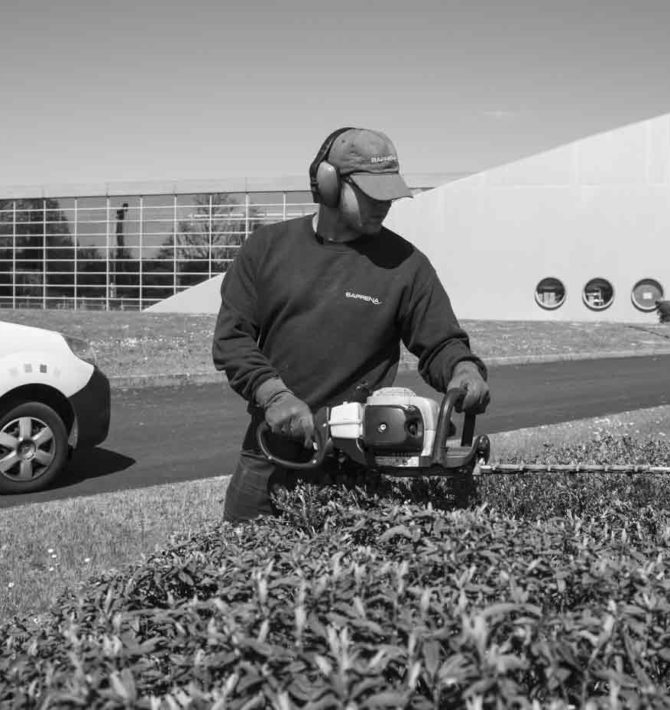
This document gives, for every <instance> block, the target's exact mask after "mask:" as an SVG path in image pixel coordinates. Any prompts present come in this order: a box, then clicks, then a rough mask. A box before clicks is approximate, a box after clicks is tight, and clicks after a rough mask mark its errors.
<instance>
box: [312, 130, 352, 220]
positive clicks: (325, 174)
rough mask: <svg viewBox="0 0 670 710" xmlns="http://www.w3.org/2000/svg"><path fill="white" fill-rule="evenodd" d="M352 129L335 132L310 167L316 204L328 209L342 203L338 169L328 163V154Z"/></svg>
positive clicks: (325, 142)
mask: <svg viewBox="0 0 670 710" xmlns="http://www.w3.org/2000/svg"><path fill="white" fill-rule="evenodd" d="M351 129H352V127H351V126H346V127H345V128H338V129H337V130H336V131H333V132H332V133H331V134H330V135H329V136H328V138H326V140H325V141H324V142H323V144H322V146H321V148H319V152H318V153H317V154H316V157H315V158H314V160H313V161H312V163H311V165H310V166H309V186H310V189H311V191H312V199H313V200H314V202H320V203H322V204H324V205H326V206H327V207H337V204H338V203H339V201H340V176H339V173H338V170H337V168H336V167H335V166H334V165H331V164H330V163H329V162H328V154H329V153H330V149H331V147H332V145H333V143H334V142H335V139H336V138H337V137H338V136H339V135H341V134H342V133H345V132H346V131H350V130H351Z"/></svg>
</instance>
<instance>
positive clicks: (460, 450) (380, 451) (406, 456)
mask: <svg viewBox="0 0 670 710" xmlns="http://www.w3.org/2000/svg"><path fill="white" fill-rule="evenodd" d="M464 396H465V390H463V389H452V390H450V391H448V392H447V393H446V394H445V395H444V397H443V399H442V403H441V405H438V403H437V402H436V401H435V400H434V399H431V398H429V397H421V396H418V395H416V394H415V393H414V392H413V391H412V390H410V389H406V388H402V387H385V388H382V389H379V390H376V391H375V392H372V393H370V394H367V396H366V397H365V398H364V399H363V401H351V402H344V403H342V404H339V405H336V406H334V407H327V408H325V409H323V410H320V411H319V412H317V413H316V415H315V435H314V439H315V442H314V454H313V456H312V457H311V458H310V460H309V461H306V462H296V461H286V460H283V459H280V458H278V457H276V456H275V455H274V454H273V453H272V452H271V451H270V449H269V447H268V442H267V438H266V434H267V432H268V430H269V428H268V426H267V424H265V423H262V424H261V425H260V426H259V428H258V432H257V438H258V442H259V445H260V448H261V451H262V452H263V454H264V455H265V456H266V458H268V459H269V460H270V461H272V462H274V463H276V464H278V465H280V466H284V467H286V468H293V469H310V468H318V467H319V466H321V464H322V463H323V462H324V460H325V458H326V456H328V455H335V456H337V457H342V456H344V457H346V458H348V459H350V460H352V461H355V462H357V463H359V464H362V465H364V466H365V467H366V468H369V469H370V470H372V471H377V472H379V473H383V474H387V475H393V476H440V475H441V476H447V475H452V474H454V473H456V472H457V471H458V470H463V469H466V470H469V472H470V473H471V472H472V470H473V469H474V468H475V466H476V465H481V464H483V463H486V462H487V461H488V458H489V454H490V443H489V439H488V437H487V436H485V435H481V436H478V437H476V438H474V440H473V436H474V430H475V415H474V414H467V413H466V414H464V415H463V426H462V431H461V437H460V440H459V439H458V438H450V437H451V436H452V435H453V434H455V433H456V426H455V424H454V422H452V415H453V413H454V410H455V407H456V405H457V404H458V402H459V401H460V400H461V399H462V398H463V397H464Z"/></svg>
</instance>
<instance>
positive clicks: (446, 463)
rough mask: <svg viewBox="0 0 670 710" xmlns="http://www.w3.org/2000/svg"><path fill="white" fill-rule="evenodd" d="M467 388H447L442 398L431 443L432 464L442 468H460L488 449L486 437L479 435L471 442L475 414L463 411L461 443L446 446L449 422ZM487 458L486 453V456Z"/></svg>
mask: <svg viewBox="0 0 670 710" xmlns="http://www.w3.org/2000/svg"><path fill="white" fill-rule="evenodd" d="M466 394H467V390H466V389H465V387H453V388H452V389H450V390H447V392H446V393H445V395H444V397H443V398H442V404H441V406H440V414H439V416H438V419H437V428H436V431H435V441H434V443H433V456H432V459H433V461H432V464H433V465H434V466H439V467H440V468H443V469H450V468H460V467H462V466H467V465H469V464H470V463H472V461H473V459H474V458H475V457H476V456H477V455H478V453H480V452H482V451H484V450H486V451H487V450H488V447H489V442H488V437H486V436H480V437H477V440H476V441H475V442H474V444H473V438H474V432H475V422H476V415H475V414H473V413H472V412H465V413H464V415H463V429H462V431H461V445H460V446H459V447H448V446H447V438H448V436H449V424H450V423H451V417H452V414H453V413H454V411H455V410H456V406H457V405H458V403H459V402H461V401H462V400H463V398H464V397H465V395H466ZM486 458H488V455H487V456H486Z"/></svg>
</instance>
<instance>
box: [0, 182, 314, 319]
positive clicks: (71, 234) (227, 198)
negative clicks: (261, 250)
mask: <svg viewBox="0 0 670 710" xmlns="http://www.w3.org/2000/svg"><path fill="white" fill-rule="evenodd" d="M314 210H315V205H314V204H313V202H312V199H311V194H310V193H309V191H307V190H271V191H231V192H227V191H226V192H194V193H182V194H176V193H175V194H150V195H138V194H127V195H114V196H108V195H103V196H82V197H48V198H43V197H27V198H10V199H0V307H4V308H29V307H34V308H74V309H76V308H87V309H104V310H116V309H133V310H141V309H143V308H146V307H147V306H150V305H152V304H153V303H156V302H158V301H160V300H162V299H164V298H167V297H168V296H171V295H173V294H175V293H178V292H179V291H182V290H184V289H187V288H189V287H191V286H193V285H195V284H197V283H200V282H201V281H204V280H206V279H209V278H211V277H212V276H214V275H216V274H218V273H221V272H225V270H226V269H227V268H228V265H229V264H230V263H231V262H232V260H233V259H234V258H235V254H236V252H237V249H239V247H240V245H241V244H242V242H243V241H244V239H245V238H246V237H247V236H248V235H249V234H250V233H251V232H252V231H253V230H254V229H255V228H256V227H258V226H259V225H262V224H267V223H271V222H277V221H280V220H284V219H290V218H292V217H298V216H302V215H306V214H310V213H312V212H313V211H314Z"/></svg>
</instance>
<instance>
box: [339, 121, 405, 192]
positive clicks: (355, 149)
mask: <svg viewBox="0 0 670 710" xmlns="http://www.w3.org/2000/svg"><path fill="white" fill-rule="evenodd" d="M328 162H329V163H330V164H331V165H334V166H335V167H336V168H337V169H338V171H339V173H340V175H341V176H342V177H348V178H349V179H350V180H351V181H352V182H353V183H354V184H355V185H356V186H357V187H359V188H360V189H361V190H362V191H363V192H364V193H365V194H366V195H368V196H369V197H372V199H374V200H397V199H399V198H400V197H412V192H411V191H410V189H409V187H407V184H406V183H405V181H404V180H403V179H402V177H401V176H400V164H399V163H398V154H397V153H396V149H395V147H394V146H393V143H391V141H390V140H389V138H388V136H386V135H385V134H384V133H381V132H380V131H371V130H368V129H367V128H351V129H349V130H348V131H345V132H344V133H342V134H340V135H339V136H338V137H337V138H336V139H335V141H334V142H333V145H332V147H331V149H330V152H329V154H328Z"/></svg>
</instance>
